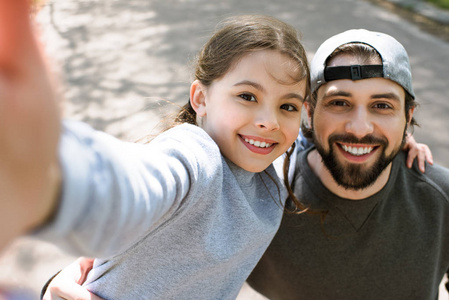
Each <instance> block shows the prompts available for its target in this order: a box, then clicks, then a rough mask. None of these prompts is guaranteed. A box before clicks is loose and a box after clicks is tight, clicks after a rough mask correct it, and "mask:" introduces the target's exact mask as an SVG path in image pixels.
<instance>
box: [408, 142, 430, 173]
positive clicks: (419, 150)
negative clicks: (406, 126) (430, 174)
mask: <svg viewBox="0 0 449 300" xmlns="http://www.w3.org/2000/svg"><path fill="white" fill-rule="evenodd" d="M403 150H404V151H408V156H407V167H408V168H411V167H412V165H413V161H414V160H415V158H417V159H418V166H419V170H420V171H421V172H422V173H424V172H425V171H426V167H425V163H426V161H427V162H428V163H429V164H431V165H433V157H432V152H431V151H430V149H429V147H428V146H427V145H426V144H420V143H417V142H416V140H415V138H414V137H413V136H412V135H411V134H409V133H407V136H406V143H405V145H404V148H403Z"/></svg>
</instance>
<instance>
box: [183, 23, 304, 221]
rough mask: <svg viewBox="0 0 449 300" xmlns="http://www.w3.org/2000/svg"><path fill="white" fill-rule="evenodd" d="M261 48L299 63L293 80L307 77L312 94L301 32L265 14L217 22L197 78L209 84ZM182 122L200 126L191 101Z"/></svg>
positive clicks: (199, 59)
mask: <svg viewBox="0 0 449 300" xmlns="http://www.w3.org/2000/svg"><path fill="white" fill-rule="evenodd" d="M261 50H276V51H279V52H280V53H282V54H284V55H287V56H288V57H289V58H290V59H292V61H294V62H295V63H296V69H295V74H294V75H292V81H293V82H294V83H296V82H299V81H302V80H305V81H306V89H307V90H306V95H308V94H309V86H310V79H309V66H308V63H307V56H306V51H305V50H304V48H303V46H302V45H301V43H300V40H299V33H298V31H297V30H296V29H294V28H293V27H292V26H290V25H288V24H286V23H284V22H282V21H280V20H278V19H276V18H273V17H269V16H263V15H242V16H235V17H231V18H228V19H225V20H224V21H222V22H221V23H220V24H218V26H217V29H216V31H215V34H214V35H213V36H212V38H210V40H209V41H208V42H207V43H206V44H205V45H204V46H203V48H202V49H201V51H200V53H199V54H198V56H197V61H196V69H195V79H196V80H199V81H200V82H201V83H202V84H203V85H204V86H206V87H208V86H210V85H211V84H212V82H213V81H214V80H217V79H219V78H221V77H222V76H224V75H225V74H226V72H227V71H228V70H229V69H230V68H231V67H232V66H233V65H234V64H235V63H236V62H237V61H238V60H239V59H241V58H242V57H243V56H244V55H246V54H248V53H249V52H253V51H261ZM179 123H190V124H194V125H198V124H197V122H196V113H195V111H194V110H193V108H192V106H191V105H190V100H189V101H188V103H187V104H186V105H184V106H183V107H182V109H181V110H180V111H179V113H178V114H177V116H176V117H175V124H179ZM290 154H291V152H290V153H287V159H285V163H284V183H285V185H286V187H287V191H288V194H289V198H290V199H291V200H292V201H293V202H294V203H295V205H296V209H294V211H295V212H298V211H302V210H304V207H303V205H302V204H301V203H300V202H299V201H298V200H297V198H296V197H295V196H294V194H293V192H292V189H291V187H290V183H289V182H288V176H287V175H288V168H289V157H290Z"/></svg>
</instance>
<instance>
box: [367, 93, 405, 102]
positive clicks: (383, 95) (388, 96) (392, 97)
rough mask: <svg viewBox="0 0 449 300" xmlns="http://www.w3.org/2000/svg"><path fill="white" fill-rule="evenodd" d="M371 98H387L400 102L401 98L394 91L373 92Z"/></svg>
mask: <svg viewBox="0 0 449 300" xmlns="http://www.w3.org/2000/svg"><path fill="white" fill-rule="evenodd" d="M371 98H372V99H389V100H394V101H398V102H400V101H401V99H400V98H399V96H398V95H396V94H395V93H384V94H375V95H372V96H371Z"/></svg>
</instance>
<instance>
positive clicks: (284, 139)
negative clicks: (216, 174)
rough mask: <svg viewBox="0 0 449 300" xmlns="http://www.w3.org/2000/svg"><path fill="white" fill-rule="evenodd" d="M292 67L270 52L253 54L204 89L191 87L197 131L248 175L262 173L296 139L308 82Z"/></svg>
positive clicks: (293, 64)
mask: <svg viewBox="0 0 449 300" xmlns="http://www.w3.org/2000/svg"><path fill="white" fill-rule="evenodd" d="M295 68H296V65H295V63H294V61H293V60H292V59H290V58H289V57H287V56H286V55H283V54H281V53H280V52H278V51H274V50H261V51H256V52H251V53H249V54H246V55H245V56H243V57H242V58H241V59H240V60H238V61H237V62H236V63H235V64H234V65H233V67H231V69H230V70H229V71H228V72H227V73H226V74H225V75H224V76H223V77H221V78H220V79H217V80H215V81H214V82H213V83H212V84H211V85H210V86H209V87H207V88H205V87H204V86H202V85H201V84H200V83H198V82H195V83H194V84H193V85H192V90H191V99H193V100H192V102H195V103H192V105H193V107H194V108H195V110H196V112H197V115H198V116H199V117H201V118H202V121H201V127H202V128H203V129H204V130H205V131H206V132H207V133H208V134H209V135H210V136H211V137H212V139H214V141H215V142H216V143H217V144H218V146H219V147H220V150H221V152H222V154H223V156H225V157H226V158H228V159H229V160H231V161H232V162H233V163H234V164H236V165H238V166H240V167H241V168H243V169H245V170H247V171H250V172H261V171H263V170H265V169H266V168H267V167H268V166H269V165H270V164H271V163H272V162H273V161H274V160H275V159H276V158H277V157H279V156H280V155H282V154H283V153H285V152H286V151H287V149H288V148H289V147H290V146H291V145H292V144H293V142H294V141H295V139H296V137H297V136H298V132H299V126H300V121H301V107H302V103H303V100H304V97H305V92H306V81H305V80H302V81H300V82H295V81H294V80H293V79H292V75H293V74H294V72H295Z"/></svg>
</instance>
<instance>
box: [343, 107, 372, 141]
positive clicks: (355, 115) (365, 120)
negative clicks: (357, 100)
mask: <svg viewBox="0 0 449 300" xmlns="http://www.w3.org/2000/svg"><path fill="white" fill-rule="evenodd" d="M345 129H346V132H348V133H352V134H353V135H355V136H356V137H360V138H362V137H364V136H366V135H367V134H371V133H373V130H374V126H373V123H372V120H371V119H370V114H369V112H368V111H367V108H366V107H362V106H360V107H356V108H355V109H354V110H353V111H352V114H351V115H350V119H349V120H348V121H347V122H346V128H345Z"/></svg>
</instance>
